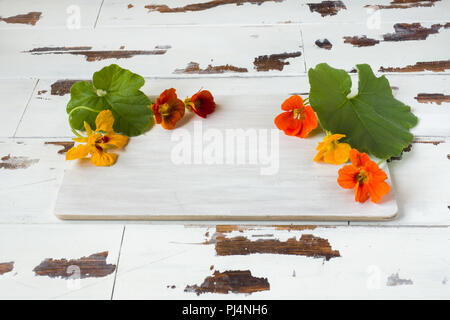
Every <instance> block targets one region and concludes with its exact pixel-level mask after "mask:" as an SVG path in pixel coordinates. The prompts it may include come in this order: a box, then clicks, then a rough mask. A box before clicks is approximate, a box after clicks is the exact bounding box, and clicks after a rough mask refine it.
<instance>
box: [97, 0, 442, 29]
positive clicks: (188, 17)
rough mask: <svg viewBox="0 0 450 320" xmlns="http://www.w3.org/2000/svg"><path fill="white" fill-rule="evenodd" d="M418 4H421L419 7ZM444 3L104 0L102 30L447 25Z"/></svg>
mask: <svg viewBox="0 0 450 320" xmlns="http://www.w3.org/2000/svg"><path fill="white" fill-rule="evenodd" d="M416 2H417V1H416ZM449 10H450V6H449V3H448V2H447V1H445V0H442V1H439V0H438V1H431V0H425V1H422V2H421V3H419V4H417V3H414V1H410V2H409V3H408V1H392V0H360V1H349V0H342V1H322V0H300V1H299V0H191V1H183V0H172V1H167V0H152V1H149V0H135V1H121V0H105V2H104V4H103V7H102V10H101V13H100V16H99V20H98V23H97V27H116V26H136V27H138V26H139V27H142V26H149V25H211V24H227V25H234V24H277V23H278V24H280V23H301V22H308V23H320V24H324V23H325V24H327V23H349V22H350V23H355V22H356V23H361V22H364V23H367V24H368V25H372V26H376V25H377V24H378V23H379V22H381V21H383V22H390V21H394V22H416V21H436V19H437V20H439V19H448V14H447V12H448V11H449Z"/></svg>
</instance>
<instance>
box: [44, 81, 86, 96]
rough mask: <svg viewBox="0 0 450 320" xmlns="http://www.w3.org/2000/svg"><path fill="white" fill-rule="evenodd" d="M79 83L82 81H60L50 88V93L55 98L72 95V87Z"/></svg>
mask: <svg viewBox="0 0 450 320" xmlns="http://www.w3.org/2000/svg"><path fill="white" fill-rule="evenodd" d="M78 81H82V80H67V79H66V80H58V81H56V82H54V83H52V85H51V86H50V87H51V91H50V93H51V95H53V96H64V95H66V94H68V93H70V88H72V86H73V85H74V84H75V83H76V82H78Z"/></svg>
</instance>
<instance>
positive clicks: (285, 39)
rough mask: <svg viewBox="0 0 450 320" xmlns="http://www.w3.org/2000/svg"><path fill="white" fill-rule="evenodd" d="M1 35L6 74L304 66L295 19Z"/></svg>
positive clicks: (183, 73)
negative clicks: (252, 23) (278, 22)
mask: <svg viewBox="0 0 450 320" xmlns="http://www.w3.org/2000/svg"><path fill="white" fill-rule="evenodd" d="M130 34H131V35H133V36H130ZM280 34H282V35H283V36H282V37H280ZM218 35H220V36H218ZM0 39H1V40H0V69H1V70H2V74H1V75H0V77H3V78H8V77H9V78H16V77H30V76H35V77H39V78H57V79H79V78H90V77H91V76H92V74H93V73H94V72H95V71H97V70H99V69H100V68H101V67H103V66H106V65H109V64H111V63H119V64H120V65H121V66H122V67H124V68H128V69H131V70H133V71H135V72H137V73H139V74H141V75H143V76H165V77H174V76H177V77H195V76H244V77H249V76H268V75H269V76H270V75H298V74H302V73H304V72H305V67H304V60H303V56H302V49H301V43H302V40H301V35H300V28H299V26H295V25H282V26H268V27H250V26H249V27H236V26H232V27H224V26H211V27H208V28H201V27H175V28H163V27H153V28H140V29H135V28H128V29H126V28H125V29H124V28H120V29H96V30H87V29H80V30H64V29H49V30H47V32H45V33H42V32H40V31H39V30H37V31H36V30H8V31H5V30H0ZM36 39H39V40H36ZM236 52H239V54H236Z"/></svg>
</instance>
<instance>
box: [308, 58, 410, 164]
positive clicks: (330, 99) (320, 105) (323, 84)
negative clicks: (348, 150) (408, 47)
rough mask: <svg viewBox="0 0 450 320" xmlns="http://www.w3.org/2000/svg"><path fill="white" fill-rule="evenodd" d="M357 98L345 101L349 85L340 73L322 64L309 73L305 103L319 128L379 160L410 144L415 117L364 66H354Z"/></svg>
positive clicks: (395, 153)
mask: <svg viewBox="0 0 450 320" xmlns="http://www.w3.org/2000/svg"><path fill="white" fill-rule="evenodd" d="M356 68H357V70H358V76H359V83H358V94H357V95H356V96H354V97H350V98H349V97H348V95H349V94H350V91H351V86H352V81H351V78H350V76H349V75H348V74H347V72H345V71H344V70H339V69H334V68H332V67H330V66H329V65H328V64H326V63H321V64H319V65H317V66H316V67H315V68H314V69H312V68H311V69H309V71H308V77H309V83H310V86H311V91H310V94H309V101H310V104H311V107H312V108H313V109H314V111H315V112H316V113H317V116H318V118H319V121H320V124H321V125H322V127H323V128H324V129H325V130H327V131H330V132H332V133H340V134H345V135H346V138H345V139H342V141H344V140H345V142H348V143H349V144H350V145H351V146H352V147H353V148H356V149H358V150H359V151H360V152H368V153H371V154H372V155H374V156H375V157H378V158H380V159H387V158H390V157H392V156H399V155H400V154H401V152H402V150H403V149H404V148H406V147H407V146H408V145H409V144H410V143H411V141H412V139H413V135H412V134H411V133H410V132H409V129H410V128H412V127H414V126H415V125H416V124H417V121H418V120H417V117H416V116H415V115H414V114H412V113H411V109H410V107H409V106H407V105H405V104H404V103H402V102H400V101H398V100H396V99H395V98H394V96H393V95H392V89H391V87H390V85H389V82H388V80H387V79H386V77H385V76H381V77H379V78H377V77H376V76H375V75H374V73H373V71H372V69H371V68H370V66H369V65H367V64H359V65H357V66H356Z"/></svg>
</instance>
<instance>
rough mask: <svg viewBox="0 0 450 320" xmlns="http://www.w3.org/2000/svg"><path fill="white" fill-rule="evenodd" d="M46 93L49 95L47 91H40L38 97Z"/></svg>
mask: <svg viewBox="0 0 450 320" xmlns="http://www.w3.org/2000/svg"><path fill="white" fill-rule="evenodd" d="M45 93H47V90H39V91H38V92H37V94H38V96H40V95H42V94H45Z"/></svg>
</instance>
